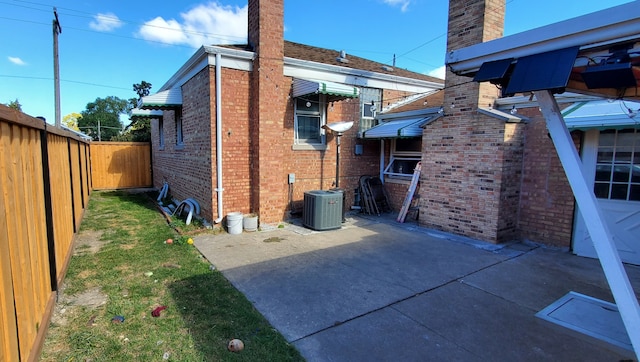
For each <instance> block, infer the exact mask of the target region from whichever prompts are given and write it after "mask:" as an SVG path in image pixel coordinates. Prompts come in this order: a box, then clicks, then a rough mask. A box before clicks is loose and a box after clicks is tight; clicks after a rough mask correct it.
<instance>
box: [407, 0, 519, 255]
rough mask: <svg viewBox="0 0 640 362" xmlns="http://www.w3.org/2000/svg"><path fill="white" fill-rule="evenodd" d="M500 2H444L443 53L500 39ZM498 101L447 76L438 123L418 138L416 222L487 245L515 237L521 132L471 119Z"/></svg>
mask: <svg viewBox="0 0 640 362" xmlns="http://www.w3.org/2000/svg"><path fill="white" fill-rule="evenodd" d="M504 13H505V0H450V1H449V23H448V24H449V25H448V32H447V51H450V50H453V49H460V48H463V47H466V46H470V45H473V44H476V43H481V42H485V41H488V40H492V39H495V38H499V37H501V36H502V35H503V28H504ZM498 96H499V90H498V89H497V88H496V87H495V86H494V85H492V84H490V83H482V84H478V83H475V82H472V81H471V78H468V77H459V76H456V75H455V74H453V73H451V72H450V71H447V75H446V79H445V93H444V117H442V118H440V119H439V120H438V121H436V122H434V123H432V124H431V125H429V127H427V128H426V129H425V131H424V134H423V142H422V145H423V146H422V147H423V156H422V173H421V179H420V181H421V187H420V196H421V197H420V200H421V202H420V209H421V215H423V216H421V222H422V223H423V224H424V225H425V226H427V227H432V228H435V229H439V230H443V231H447V232H451V233H455V234H460V235H465V236H468V237H472V238H476V239H481V240H485V241H488V242H492V243H498V242H501V241H506V240H510V239H513V238H514V237H516V227H517V212H518V200H519V199H518V195H519V190H520V186H519V182H520V174H521V165H522V164H521V160H522V134H521V133H522V128H521V127H519V126H518V125H515V124H506V123H505V122H503V121H501V120H498V119H496V118H492V117H489V116H485V115H483V114H480V113H478V108H479V107H489V106H492V105H493V104H494V101H495V99H496V98H498Z"/></svg>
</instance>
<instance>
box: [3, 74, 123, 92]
mask: <svg viewBox="0 0 640 362" xmlns="http://www.w3.org/2000/svg"><path fill="white" fill-rule="evenodd" d="M0 77H3V78H17V79H35V80H51V81H52V80H53V78H50V77H33V76H26V75H9V74H0ZM60 81H61V82H65V83H75V84H84V85H90V86H94V87H102V88H113V89H122V90H131V88H124V87H116V86H112V85H106V84H98V83H91V82H82V81H79V80H70V79H60Z"/></svg>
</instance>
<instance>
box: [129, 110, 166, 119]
mask: <svg viewBox="0 0 640 362" xmlns="http://www.w3.org/2000/svg"><path fill="white" fill-rule="evenodd" d="M139 118H162V111H160V110H151V109H140V108H134V109H132V110H131V119H139Z"/></svg>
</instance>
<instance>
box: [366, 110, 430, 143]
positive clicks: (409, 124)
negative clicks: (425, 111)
mask: <svg viewBox="0 0 640 362" xmlns="http://www.w3.org/2000/svg"><path fill="white" fill-rule="evenodd" d="M436 118H437V115H433V116H428V117H419V118H409V119H401V120H397V121H389V122H383V123H381V124H379V125H377V126H375V127H371V128H370V129H369V130H367V131H364V133H363V134H362V138H368V139H380V138H403V137H404V138H408V137H422V131H423V129H422V127H424V126H425V125H426V124H427V123H429V122H431V121H432V120H434V119H436Z"/></svg>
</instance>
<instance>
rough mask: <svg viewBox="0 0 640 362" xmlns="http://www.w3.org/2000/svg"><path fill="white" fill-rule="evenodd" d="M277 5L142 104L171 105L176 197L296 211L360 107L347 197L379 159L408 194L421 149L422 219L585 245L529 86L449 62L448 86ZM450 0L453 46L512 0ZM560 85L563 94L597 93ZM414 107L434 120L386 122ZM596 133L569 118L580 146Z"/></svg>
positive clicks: (482, 38)
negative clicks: (307, 28)
mask: <svg viewBox="0 0 640 362" xmlns="http://www.w3.org/2000/svg"><path fill="white" fill-rule="evenodd" d="M272 5H273V4H269V6H266V5H260V4H258V2H257V1H250V2H249V44H252V45H250V46H219V47H207V46H205V47H202V48H200V49H199V50H198V51H197V52H196V53H195V54H194V55H193V57H192V58H191V59H190V60H189V61H187V63H185V64H184V66H183V67H182V68H181V69H179V70H178V71H177V72H176V73H175V75H174V76H173V77H172V78H171V79H169V80H168V81H167V83H166V84H165V85H164V86H163V87H162V88H161V89H160V91H159V92H158V93H157V94H154V95H151V96H148V97H145V99H144V108H148V109H154V110H164V112H163V116H162V117H161V118H158V119H156V120H154V121H153V122H152V145H153V160H154V161H153V173H154V184H155V185H156V186H157V187H160V186H162V183H163V182H168V183H169V185H170V188H171V192H172V194H173V195H174V196H175V197H176V198H178V199H184V198H188V197H193V198H195V199H196V200H197V201H198V202H199V203H200V204H201V206H202V216H203V217H205V218H206V219H207V220H213V221H216V222H220V221H221V219H222V218H223V217H224V216H225V214H226V213H228V212H231V211H241V212H243V213H249V212H254V213H257V214H259V216H260V219H261V222H266V223H274V222H279V221H282V220H285V219H287V218H288V217H289V215H290V212H291V211H294V210H299V209H300V208H301V203H302V199H303V193H304V192H305V191H308V190H316V189H329V188H331V187H332V186H333V183H334V182H335V171H334V170H335V166H336V165H335V137H334V135H333V134H331V133H325V132H324V131H323V130H322V129H321V127H320V126H321V125H323V124H326V123H333V122H338V121H354V127H353V128H352V129H351V130H349V131H347V132H346V133H345V136H344V137H342V142H343V143H342V153H341V160H340V161H341V162H340V163H341V165H340V169H341V170H342V171H341V174H340V176H341V177H340V186H341V187H342V188H343V189H344V190H345V192H346V195H347V196H346V204H345V205H344V207H345V208H348V207H349V206H350V205H352V203H353V200H354V190H355V189H356V188H357V186H358V179H359V177H360V176H362V175H379V176H380V178H381V180H382V181H383V182H385V188H386V189H387V191H388V193H389V194H390V195H391V204H392V207H393V208H394V210H398V209H399V207H400V205H401V203H402V201H403V198H404V196H405V193H406V190H407V186H408V183H409V180H410V174H411V172H412V168H413V165H415V163H416V162H417V161H418V160H420V161H421V162H422V165H423V171H422V173H421V178H420V188H419V190H418V192H417V195H418V196H419V198H418V200H419V208H420V214H419V223H420V225H422V226H425V227H428V228H433V229H437V230H441V231H445V232H450V233H454V234H458V235H463V236H468V237H472V238H475V239H480V240H484V241H487V242H490V243H500V242H505V241H511V240H532V241H535V242H541V243H545V244H550V245H554V246H559V247H565V248H571V247H573V243H574V241H575V240H574V239H575V238H576V232H575V230H576V227H577V226H576V225H577V224H578V221H579V220H577V219H576V205H575V199H574V197H573V195H572V192H571V189H570V187H569V184H568V182H567V178H566V176H565V173H564V171H563V169H562V166H561V164H560V160H559V158H558V157H557V155H556V153H555V150H554V148H553V144H552V142H551V140H550V139H549V137H548V132H547V129H546V126H545V121H544V117H543V116H542V114H541V112H540V110H539V109H538V105H537V103H536V102H535V101H533V102H532V101H531V99H530V96H529V95H524V96H515V97H508V98H503V97H501V94H500V89H499V88H498V87H496V86H495V85H493V84H490V83H488V82H485V83H476V82H469V80H468V78H466V77H463V76H458V75H456V74H454V73H452V72H448V73H447V77H446V80H445V82H444V87H443V84H442V82H441V80H439V79H435V78H431V77H427V76H424V75H420V74H416V73H413V72H408V71H406V70H402V69H393V68H392V67H390V66H388V65H383V64H380V63H375V62H371V61H368V60H366V59H362V58H358V57H354V56H351V55H348V54H344V53H341V52H338V51H334V50H328V49H322V48H316V47H310V46H306V45H302V44H296V43H291V42H287V41H284V40H283V32H282V26H283V24H282V22H283V16H282V3H281V2H279V5H278V6H272ZM449 7H450V9H449V27H448V45H447V47H448V49H449V50H452V49H459V48H463V47H466V46H469V45H473V44H477V43H482V42H486V41H489V40H491V39H497V38H500V37H502V35H503V34H502V31H503V19H504V1H503V0H486V1H479V2H472V3H469V2H466V1H461V0H451V1H450V3H449ZM257 19H260V22H258V21H257ZM468 24H473V26H468ZM443 88H444V89H443ZM556 98H557V99H558V102H559V103H560V105H561V106H562V107H563V108H567V109H569V108H571V107H572V106H573V104H575V103H576V102H581V101H585V100H593V99H595V97H587V96H580V97H576V95H572V94H565V95H557V96H556ZM218 101H219V102H218ZM372 106H373V107H372ZM441 106H442V107H441ZM516 108H517V109H516ZM440 109H441V111H440ZM513 109H516V110H517V113H516V114H512V112H511V111H512V110H513ZM438 111H440V112H438ZM436 113H437V114H438V115H436ZM412 119H415V120H416V121H420V120H422V121H424V122H422V123H420V124H419V125H420V126H421V127H422V131H421V134H420V133H418V134H413V133H411V132H415V127H414V126H415V125H416V124H417V123H412V125H413V126H412V127H414V128H412V131H411V132H409V133H410V134H405V135H403V136H398V137H394V136H391V135H389V134H382V135H381V133H379V131H381V126H382V125H384V124H387V123H389V124H391V123H392V122H397V123H394V126H398V125H400V124H401V123H402V122H403V121H407V122H409V121H411V120H412ZM409 123H410V122H409ZM376 125H378V127H375V126H376ZM636 128H637V127H636ZM397 130H398V129H396V131H397ZM587 133H589V132H588V131H585V129H576V130H574V131H573V132H572V136H573V142H574V144H575V147H576V148H577V149H578V150H582V147H583V144H584V140H585V135H586V134H587ZM416 136H417V137H418V139H417V140H418V141H417V142H416V138H415V137H416ZM218 138H219V139H218ZM218 145H220V147H218ZM218 152H220V154H218ZM217 160H221V164H217ZM381 160H382V161H381ZM401 168H402V171H400V169H401ZM289 174H294V176H295V181H294V182H293V183H289V182H288V180H289V178H288V176H289ZM219 176H221V177H219Z"/></svg>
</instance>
